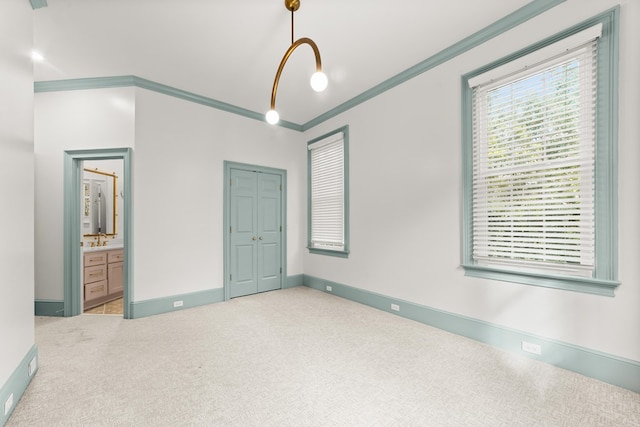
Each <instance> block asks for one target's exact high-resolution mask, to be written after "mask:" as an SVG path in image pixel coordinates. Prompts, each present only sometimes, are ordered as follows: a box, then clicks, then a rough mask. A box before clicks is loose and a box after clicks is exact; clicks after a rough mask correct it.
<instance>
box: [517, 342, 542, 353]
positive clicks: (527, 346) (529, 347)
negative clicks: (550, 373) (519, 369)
mask: <svg viewBox="0 0 640 427" xmlns="http://www.w3.org/2000/svg"><path fill="white" fill-rule="evenodd" d="M522 351H526V352H527V353H533V354H542V346H540V345H538V344H533V343H530V342H526V341H522Z"/></svg>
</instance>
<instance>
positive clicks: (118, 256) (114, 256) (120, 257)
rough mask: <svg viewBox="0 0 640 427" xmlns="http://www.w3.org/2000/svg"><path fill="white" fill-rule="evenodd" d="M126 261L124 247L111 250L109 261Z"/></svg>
mask: <svg viewBox="0 0 640 427" xmlns="http://www.w3.org/2000/svg"><path fill="white" fill-rule="evenodd" d="M122 261H124V249H120V250H117V251H109V259H108V263H109V264H111V263H112V262H122Z"/></svg>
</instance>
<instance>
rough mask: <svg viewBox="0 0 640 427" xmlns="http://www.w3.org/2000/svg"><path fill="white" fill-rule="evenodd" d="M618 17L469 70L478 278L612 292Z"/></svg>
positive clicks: (469, 178)
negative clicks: (614, 130)
mask: <svg viewBox="0 0 640 427" xmlns="http://www.w3.org/2000/svg"><path fill="white" fill-rule="evenodd" d="M605 16H608V17H609V19H605ZM615 16H617V10H614V11H612V13H610V14H609V15H606V14H605V15H603V16H602V17H598V18H594V20H593V22H589V23H585V24H582V25H580V26H578V27H576V28H574V29H572V30H570V31H568V32H566V33H565V34H563V35H561V36H556V37H554V38H552V39H550V40H549V41H546V42H543V43H541V44H540V45H539V46H536V47H535V48H530V49H527V50H526V52H522V53H521V54H517V55H514V56H513V57H511V58H509V59H508V60H504V61H500V62H499V64H495V65H494V66H490V67H485V69H483V70H482V71H479V72H475V73H472V74H471V75H468V76H465V78H464V82H465V86H466V87H464V92H465V97H464V102H465V104H466V109H467V110H466V111H467V113H466V114H465V120H468V123H467V125H468V128H467V129H466V132H465V165H466V166H467V167H469V168H470V171H469V172H468V173H467V175H466V177H465V186H466V188H465V194H466V197H465V215H466V218H465V224H466V227H467V228H466V230H465V233H464V234H465V238H466V239H467V242H466V244H467V247H466V253H465V260H464V265H465V271H466V273H467V274H468V275H473V276H480V277H488V278H495V279H500V280H509V281H515V282H522V283H528V284H534V285H540V286H549V287H557V288H564V289H571V290H580V291H586V292H592V293H598V294H606V295H612V292H613V289H614V288H615V287H616V286H617V284H618V283H617V282H616V281H615V274H616V270H617V268H616V266H615V264H616V262H615V245H616V236H615V227H614V225H615V202H616V201H615V191H616V188H615V179H613V178H612V176H613V175H614V174H615V173H616V161H615V149H614V148H615V135H614V134H615V133H614V132H611V129H612V128H615V117H612V116H613V115H614V110H615V108H614V106H615V102H614V98H615V96H614V95H615V94H614V93H613V91H612V86H611V83H612V79H615V73H614V71H615V70H614V68H615V64H614V63H613V61H611V58H612V57H613V55H614V51H615V44H614V43H612V40H613V39H614V38H615V37H613V36H614V34H613V30H614V23H615V22H614V18H615ZM601 240H602V241H601Z"/></svg>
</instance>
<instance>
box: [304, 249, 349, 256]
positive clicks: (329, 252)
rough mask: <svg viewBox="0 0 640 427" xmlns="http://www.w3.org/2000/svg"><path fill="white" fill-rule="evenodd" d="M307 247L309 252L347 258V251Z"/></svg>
mask: <svg viewBox="0 0 640 427" xmlns="http://www.w3.org/2000/svg"><path fill="white" fill-rule="evenodd" d="M307 249H309V253H310V254H315V255H328V256H334V257H338V258H349V252H347V251H332V250H330V249H317V248H310V247H307Z"/></svg>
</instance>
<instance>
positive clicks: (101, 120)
mask: <svg viewBox="0 0 640 427" xmlns="http://www.w3.org/2000/svg"><path fill="white" fill-rule="evenodd" d="M134 101H135V100H134V90H133V88H115V89H96V90H78V91H69V92H45V93H38V94H36V96H35V106H34V110H35V161H36V173H35V187H36V190H35V195H36V198H35V239H36V248H35V255H36V267H35V271H36V273H35V274H36V276H35V277H36V286H35V298H36V299H38V300H57V301H62V300H63V299H64V287H63V280H64V269H63V231H64V229H63V197H64V192H63V190H64V188H63V172H64V168H63V159H64V152H65V150H82V149H97V148H119V147H134V134H135V132H134V122H135V109H134V106H135V104H134ZM78 243H79V242H78Z"/></svg>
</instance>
